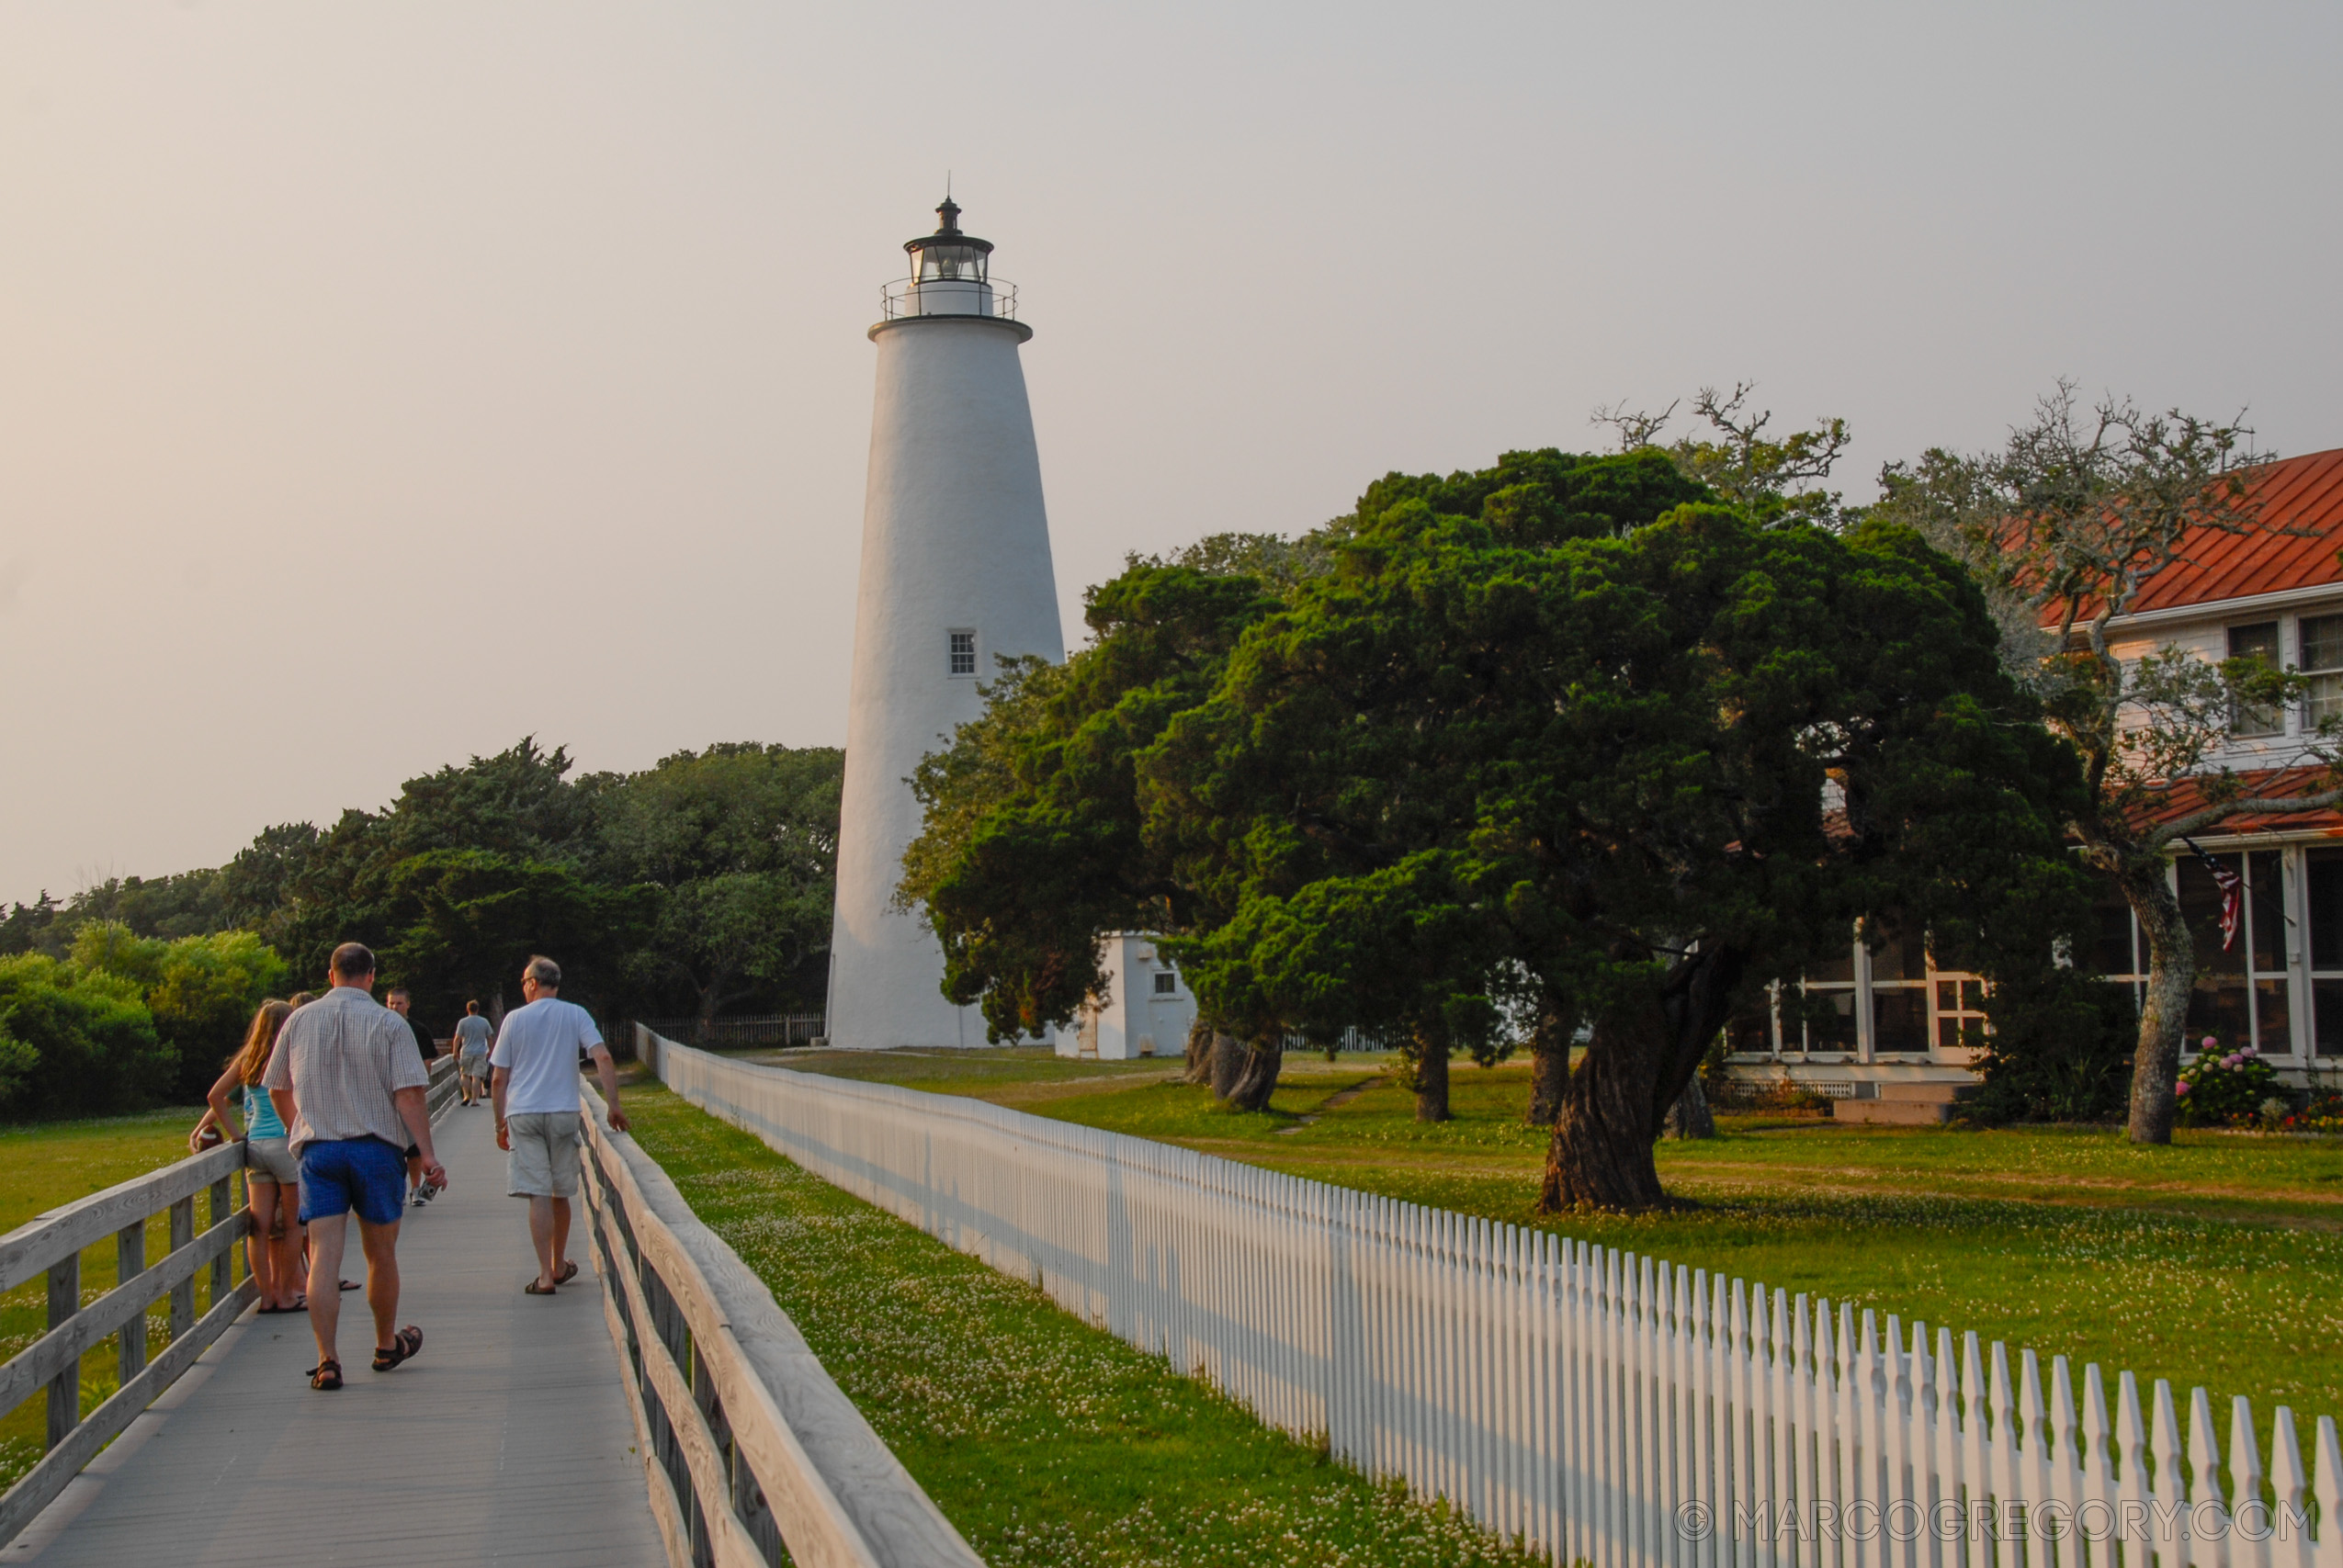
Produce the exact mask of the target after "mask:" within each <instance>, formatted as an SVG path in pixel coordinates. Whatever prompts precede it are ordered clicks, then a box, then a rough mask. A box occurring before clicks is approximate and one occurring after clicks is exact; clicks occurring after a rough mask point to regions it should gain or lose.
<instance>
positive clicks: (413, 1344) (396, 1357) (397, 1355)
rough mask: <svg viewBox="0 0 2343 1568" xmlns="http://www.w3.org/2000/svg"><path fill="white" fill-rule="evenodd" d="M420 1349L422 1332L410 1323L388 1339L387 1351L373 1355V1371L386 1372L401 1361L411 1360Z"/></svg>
mask: <svg viewBox="0 0 2343 1568" xmlns="http://www.w3.org/2000/svg"><path fill="white" fill-rule="evenodd" d="M422 1348H423V1330H422V1329H420V1328H417V1327H416V1326H415V1325H413V1324H412V1323H411V1324H409V1325H407V1326H406V1327H404V1328H402V1329H401V1330H399V1332H398V1333H396V1334H393V1335H392V1336H391V1337H390V1348H389V1349H387V1350H377V1351H376V1352H375V1353H374V1370H375V1371H378V1372H387V1371H390V1370H391V1369H392V1368H393V1367H396V1366H397V1365H399V1364H400V1363H401V1362H402V1361H407V1360H412V1359H414V1355H415V1353H416V1352H417V1351H419V1350H421V1349H422Z"/></svg>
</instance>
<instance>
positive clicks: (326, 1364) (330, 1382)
mask: <svg viewBox="0 0 2343 1568" xmlns="http://www.w3.org/2000/svg"><path fill="white" fill-rule="evenodd" d="M309 1385H310V1387H311V1388H313V1389H316V1390H317V1391H318V1392H319V1393H333V1392H334V1390H335V1389H337V1388H340V1387H341V1386H342V1363H341V1362H339V1361H336V1360H332V1359H327V1360H323V1361H320V1362H318V1363H317V1365H315V1366H313V1367H311V1369H310V1370H309Z"/></svg>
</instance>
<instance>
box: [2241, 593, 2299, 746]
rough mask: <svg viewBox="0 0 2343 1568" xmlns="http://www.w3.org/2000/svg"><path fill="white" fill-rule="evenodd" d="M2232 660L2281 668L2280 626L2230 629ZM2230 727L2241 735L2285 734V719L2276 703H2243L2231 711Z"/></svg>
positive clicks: (2269, 624)
mask: <svg viewBox="0 0 2343 1568" xmlns="http://www.w3.org/2000/svg"><path fill="white" fill-rule="evenodd" d="M2229 657H2230V658H2232V659H2258V660H2261V661H2262V662H2263V663H2265V664H2267V665H2269V667H2270V668H2271V669H2272V670H2275V669H2277V668H2279V663H2278V623H2277V622H2276V621H2257V622H2255V623H2254V624H2253V625H2252V626H2231V627H2230V628H2229ZM2229 727H2230V728H2231V730H2232V731H2234V732H2235V733H2236V734H2238V735H2282V734H2284V733H2285V732H2286V716H2285V714H2284V713H2282V712H2281V711H2280V709H2279V707H2278V705H2277V704H2275V703H2247V702H2240V703H2238V704H2236V705H2235V706H2234V707H2232V708H2231V710H2230V713H2229Z"/></svg>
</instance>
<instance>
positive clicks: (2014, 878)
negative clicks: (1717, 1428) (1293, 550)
mask: <svg viewBox="0 0 2343 1568" xmlns="http://www.w3.org/2000/svg"><path fill="white" fill-rule="evenodd" d="M1341 556H1342V564H1341V567H1340V568H1339V569H1338V570H1337V571H1336V572H1335V573H1334V574H1333V575H1332V576H1331V577H1330V578H1328V579H1326V580H1323V581H1318V582H1314V583H1312V584H1310V585H1308V587H1307V588H1306V589H1305V591H1304V592H1302V593H1301V594H1300V595H1298V596H1297V598H1296V601H1295V602H1294V603H1293V604H1291V605H1290V606H1288V607H1287V608H1285V609H1284V610H1282V611H1281V612H1280V613H1279V614H1277V615H1273V616H1270V617H1267V618H1265V619H1264V620H1262V622H1260V623H1259V624H1257V625H1255V626H1251V627H1249V628H1248V630H1247V632H1246V635H1245V637H1243V638H1242V639H1241V640H1240V641H1239V645H1238V647H1237V649H1235V650H1234V652H1233V653H1232V655H1231V657H1230V659H1229V661H1228V670H1227V672H1226V674H1225V675H1224V676H1223V678H1222V679H1221V681H1220V682H1218V683H1217V688H1216V690H1215V692H1214V694H1213V696H1212V698H1211V700H1210V701H1209V702H1207V703H1205V704H1204V705H1200V706H1199V707H1197V708H1196V709H1194V711H1192V712H1188V713H1183V714H1182V715H1180V716H1177V717H1175V718H1174V719H1173V721H1172V722H1171V725H1170V726H1168V727H1167V728H1166V731H1165V734H1164V738H1163V739H1161V740H1160V741H1159V742H1158V743H1157V744H1156V745H1155V746H1153V747H1151V748H1150V749H1149V752H1148V753H1147V755H1146V756H1145V757H1143V758H1142V759H1141V761H1140V780H1139V782H1140V786H1141V789H1142V793H1143V794H1144V795H1148V796H1149V798H1150V800H1151V803H1152V804H1151V810H1152V811H1153V812H1154V813H1155V814H1156V815H1157V816H1159V817H1161V818H1170V819H1171V820H1173V821H1176V822H1178V823H1179V824H1181V826H1182V829H1183V831H1184V832H1185V833H1186V834H1188V835H1189V836H1190V837H1191V838H1192V839H1193V840H1196V841H1198V842H1199V843H1200V844H1202V845H1204V846H1206V847H1208V849H1209V851H1210V852H1209V853H1204V852H1201V851H1199V850H1194V849H1192V850H1190V851H1189V853H1190V854H1191V855H1194V857H1195V858H1196V860H1197V862H1198V863H1200V864H1208V865H1211V866H1213V867H1214V868H1215V869H1216V873H1217V876H1218V877H1219V878H1220V879H1221V880H1222V881H1223V882H1224V883H1225V884H1226V885H1227V886H1228V887H1229V888H1230V891H1229V892H1228V893H1224V894H1223V895H1222V898H1221V901H1222V902H1223V903H1224V904H1225V905H1227V906H1228V908H1230V911H1231V913H1230V916H1229V918H1228V919H1226V920H1224V921H1221V922H1219V923H1218V924H1217V925H1216V927H1215V928H1214V929H1212V930H1210V931H1202V932H1198V933H1195V934H1193V935H1191V936H1189V937H1187V938H1185V939H1183V940H1179V941H1175V942H1171V943H1169V944H1168V945H1169V946H1171V949H1172V950H1173V951H1174V952H1176V953H1180V954H1181V955H1182V957H1183V961H1184V963H1185V966H1186V968H1187V973H1188V976H1189V979H1190V980H1191V982H1192V983H1193V984H1194V986H1195V987H1196V988H1197V990H1198V993H1199V995H1200V996H1206V997H1217V999H1218V1001H1219V1004H1220V1005H1221V1006H1223V1007H1224V1008H1228V1009H1230V1010H1232V1011H1234V1012H1236V1013H1238V1014H1239V1016H1242V1017H1245V1018H1247V1019H1249V1020H1258V1021H1262V1022H1268V1021H1282V1022H1283V1023H1284V1024H1285V1025H1286V1026H1287V1027H1301V1028H1304V1029H1316V1030H1330V1029H1332V1028H1334V1027H1337V1026H1339V1025H1340V1024H1341V1023H1342V1022H1344V1021H1368V1020H1370V1019H1372V1018H1374V1017H1375V1016H1377V1015H1382V1016H1387V1017H1396V1018H1397V1019H1398V1020H1399V1021H1404V1022H1406V1023H1408V1024H1409V1025H1410V1026H1412V1027H1413V1028H1415V1029H1417V1030H1418V1031H1419V1032H1421V1033H1423V1034H1425V1035H1428V1036H1429V1037H1428V1038H1425V1039H1424V1044H1425V1045H1426V1047H1427V1050H1426V1051H1425V1053H1424V1054H1425V1056H1426V1059H1427V1060H1428V1059H1430V1057H1431V1055H1433V1054H1435V1053H1436V1054H1438V1055H1442V1056H1443V1057H1444V1050H1443V1049H1441V1047H1442V1046H1443V1044H1444V1043H1447V1041H1449V1040H1453V1039H1454V1038H1456V1037H1458V1036H1463V1037H1466V1038H1469V1037H1470V1036H1471V1034H1472V1032H1473V1031H1474V1029H1475V1028H1476V1027H1486V1024H1485V1023H1482V1022H1480V1021H1485V1020H1488V1019H1489V1018H1491V1017H1492V1016H1493V1015H1494V1014H1495V1013H1496V1012H1498V1011H1499V1010H1500V1009H1501V1008H1502V1007H1503V1006H1504V1005H1505V1004H1507V1003H1508V1002H1513V1003H1515V1004H1517V1005H1518V1004H1519V1003H1521V1002H1522V1001H1523V1000H1527V1001H1528V1002H1529V1003H1531V1004H1532V1005H1535V1004H1536V1003H1537V1002H1539V1001H1540V1000H1542V999H1545V998H1568V999H1569V1000H1570V1003H1571V1005H1572V1006H1574V1007H1575V1008H1576V1009H1577V1010H1579V1011H1580V1013H1581V1014H1582V1016H1584V1017H1585V1018H1586V1019H1587V1020H1588V1021H1589V1022H1590V1026H1591V1032H1590V1041H1589V1044H1588V1047H1587V1049H1586V1052H1585V1054H1584V1055H1583V1057H1582V1059H1581V1060H1580V1062H1579V1065H1578V1066H1577V1067H1576V1068H1575V1070H1573V1071H1572V1072H1571V1073H1570V1074H1569V1076H1568V1080H1567V1083H1566V1086H1565V1089H1564V1092H1563V1095H1562V1104H1561V1108H1560V1112H1559V1115H1558V1117H1557V1119H1556V1126H1555V1134H1554V1139H1553V1143H1552V1145H1551V1148H1550V1150H1549V1155H1548V1160H1547V1167H1546V1173H1545V1186H1544V1190H1543V1192H1542V1201H1543V1203H1544V1204H1545V1206H1546V1207H1548V1208H1564V1207H1570V1206H1574V1205H1579V1204H1588V1205H1592V1206H1597V1207H1602V1208H1607V1209H1622V1210H1636V1209H1645V1208H1649V1207H1652V1206H1654V1205H1656V1204H1658V1203H1660V1202H1661V1201H1663V1194H1662V1192H1661V1190H1660V1187H1659V1183H1658V1173H1657V1170H1656V1168H1655V1167H1654V1164H1653V1160H1652V1154H1651V1149H1652V1143H1653V1140H1654V1139H1655V1138H1656V1137H1657V1136H1658V1134H1659V1133H1660V1130H1661V1125H1662V1122H1663V1121H1664V1118H1665V1117H1666V1115H1667V1112H1668V1110H1669V1108H1670V1105H1671V1104H1672V1103H1674V1101H1675V1100H1677V1098H1678V1096H1679V1095H1680V1094H1681V1091H1682V1090H1683V1089H1684V1087H1685V1085H1686V1084H1687V1083H1688V1082H1689V1080H1690V1078H1691V1077H1692V1073H1693V1072H1694V1070H1695V1069H1696V1068H1697V1066H1698V1065H1699V1062H1700V1059H1701V1057H1702V1055H1703V1053H1704V1052H1705V1050H1706V1049H1707V1047H1708V1045H1709V1043H1710V1042H1711V1041H1712V1040H1714V1039H1715V1036H1716V1034H1717V1032H1718V1031H1719V1030H1720V1029H1721V1028H1722V1026H1723V1025H1724V1023H1725V1022H1726V1019H1727V1018H1728V1016H1730V1014H1731V1013H1732V1012H1733V1010H1735V1009H1736V1007H1737V1006H1743V1005H1748V1004H1749V1002H1750V1001H1751V1000H1752V999H1753V998H1756V997H1758V996H1760V995H1761V993H1762V989H1763V987H1765V985H1766V984H1767V982H1768V981H1770V980H1771V979H1774V978H1776V977H1780V976H1795V974H1796V973H1797V971H1798V967H1799V965H1800V964H1801V961H1803V960H1804V959H1805V958H1806V957H1808V956H1809V955H1811V954H1813V953H1817V952H1821V951H1825V950H1827V949H1828V948H1829V947H1832V946H1836V945H1838V944H1839V943H1843V942H1845V941H1846V940H1847V933H1848V932H1849V931H1850V930H1851V928H1852V926H1853V923H1854V922H1855V921H1856V920H1857V919H1861V918H1863V917H1866V916H1869V917H1873V919H1884V918H1885V917H1887V916H1889V915H1891V914H1893V915H1895V916H1896V917H1899V918H1901V919H1908V920H1917V921H1919V922H1920V923H1921V924H1922V925H1923V926H1924V927H1925V928H1926V929H1928V930H1929V931H1930V932H1931V933H1932V935H1934V936H1935V937H1937V938H1938V939H1939V940H1940V941H1941V942H1944V943H1946V944H1948V945H1950V946H1952V947H1956V948H1958V949H1959V950H1960V951H1962V952H1964V953H1965V954H1969V955H1972V957H1971V961H1972V962H1975V963H1978V964H1981V965H1983V966H1985V967H1987V968H1991V967H1993V966H1994V965H1995V964H1996V963H1997V962H1998V957H1997V955H1998V954H2002V953H2024V954H2026V955H2027V961H2029V962H2039V955H2040V951H2041V950H2042V949H2043V948H2046V946H2047V944H2048V942H2050V940H2051V939H2052V936H2053V935H2054V932H2055V931H2057V930H2059V929H2067V930H2071V929H2073V926H2074V924H2075V923H2076V922H2077V920H2078V919H2079V917H2080V913H2081V910H2080V906H2079V903H2078V901H2077V897H2076V896H2075V879H2074V877H2073V874H2072V873H2071V871H2070V870H2069V868H2068V867H2067V866H2066V864H2065V863H2064V862H2063V861H2062V859H2061V857H2060V854H2059V850H2058V822H2059V810H2060V808H2061V807H2065V806H2066V805H2067V804H2069V803H2068V802H2067V801H2066V799H2065V798H2064V796H2063V795H2062V790H2063V789H2065V788H2066V787H2068V786H2069V782H2070V781H2071V779H2072V776H2073V768H2072V764H2071V759H2070V758H2069V757H2068V755H2067V754H2066V752H2065V750H2064V749H2063V748H2061V747H2059V746H2058V745H2057V744H2056V742H2055V741H2054V740H2053V739H2051V738H2050V737H2049V736H2048V735H2047V734H2045V733H2044V732H2043V729H2042V728H2040V727H2039V725H2037V724H2035V723H2034V722H2033V717H2032V710H2031V703H2030V701H2029V699H2028V698H2027V697H2026V696H2025V694H2023V693H2021V692H2020V691H2019V690H2018V689H2017V688H2016V687H2015V685H2014V684H2013V683H2012V682H2009V680H2008V679H2007V678H2006V677H2005V676H2004V675H2003V674H2002V672H2001V671H2000V670H1999V668H1998V662H1997V658H1996V648H1997V630H1996V627H1995V626H1994V623H1993V621H1992V619H1991V617H1990V615H1989V614H1988V613H1987V611H1986V606H1985V604H1984V603H1983V601H1982V598H1981V596H1980V595H1979V594H1978V592H1977V591H1976V589H1975V586H1974V585H1973V584H1972V583H1970V582H1969V581H1967V579H1966V578H1965V577H1964V574H1963V573H1962V571H1961V570H1960V569H1959V568H1958V566H1957V565H1956V564H1955V563H1953V562H1952V561H1951V560H1949V559H1948V558H1944V557H1943V556H1941V555H1940V554H1938V553H1937V552H1935V551H1933V550H1931V549H1930V548H1929V547H1927V546H1926V545H1925V544H1924V543H1923V542H1922V541H1920V540H1919V538H1918V537H1917V536H1915V535H1913V534H1911V533H1909V532H1908V531H1905V530H1897V529H1892V528H1884V527H1865V528H1858V529H1856V530H1854V531H1853V532H1851V534H1849V535H1848V536H1845V537H1844V538H1840V537H1834V536H1831V535H1830V534H1828V533H1826V532H1824V531H1822V530H1820V529H1817V528H1814V527H1812V526H1809V525H1803V524H1788V525H1772V526H1768V525H1760V524H1757V523H1754V522H1752V521H1751V520H1749V519H1748V518H1747V517H1745V516H1743V515H1741V514H1739V513H1736V512H1734V511H1731V510H1728V509H1725V508H1719V507H1713V506H1690V507H1684V508H1681V509H1679V510H1677V511H1676V512H1674V513H1670V515H1668V516H1666V517H1664V518H1662V519H1661V520H1660V521H1658V523H1656V524H1653V525H1647V526H1644V527H1640V528H1636V529H1633V530H1630V531H1628V532H1627V533H1626V534H1625V535H1624V536H1623V537H1615V538H1612V537H1597V538H1563V539H1551V540H1549V539H1545V538H1540V537H1537V536H1535V534H1534V533H1532V534H1530V535H1528V536H1517V537H1512V538H1508V537H1506V536H1504V535H1502V534H1501V533H1500V532H1499V531H1497V530H1494V529H1492V528H1491V527H1489V526H1488V523H1487V521H1486V520H1485V519H1480V518H1465V517H1453V516H1449V517H1443V516H1441V515H1439V514H1437V513H1433V512H1432V510H1431V509H1430V508H1429V507H1426V506H1424V505H1422V504H1421V502H1407V503H1403V504H1401V505H1399V506H1397V507H1394V508H1392V509H1390V510H1389V511H1387V513H1384V514H1383V515H1382V516H1381V517H1379V518H1377V519H1375V520H1374V521H1373V522H1372V523H1371V524H1367V525H1362V526H1361V527H1359V528H1358V529H1356V530H1355V531H1354V532H1353V535H1352V536H1351V537H1350V538H1348V539H1347V540H1346V541H1345V543H1344V545H1343V548H1342V552H1341ZM1260 1026H1261V1025H1260V1024H1256V1027H1260ZM1443 1036H1444V1037H1446V1038H1445V1039H1443Z"/></svg>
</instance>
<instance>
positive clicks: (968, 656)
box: [950, 632, 976, 675]
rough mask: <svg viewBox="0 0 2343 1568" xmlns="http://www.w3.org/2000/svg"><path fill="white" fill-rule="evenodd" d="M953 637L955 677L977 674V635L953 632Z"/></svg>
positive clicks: (953, 670)
mask: <svg viewBox="0 0 2343 1568" xmlns="http://www.w3.org/2000/svg"><path fill="white" fill-rule="evenodd" d="M950 637H951V660H952V664H951V668H952V673H953V674H955V675H973V674H975V673H976V633H974V632H953V633H951V634H950Z"/></svg>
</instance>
